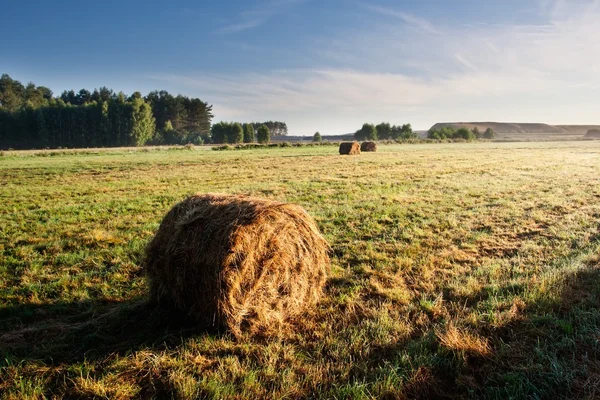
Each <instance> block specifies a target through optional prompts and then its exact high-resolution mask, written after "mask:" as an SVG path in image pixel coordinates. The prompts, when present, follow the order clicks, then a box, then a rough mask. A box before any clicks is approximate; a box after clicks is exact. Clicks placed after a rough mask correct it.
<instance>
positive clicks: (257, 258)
mask: <svg viewBox="0 0 600 400" xmlns="http://www.w3.org/2000/svg"><path fill="white" fill-rule="evenodd" d="M144 268H145V272H146V274H147V276H148V278H149V280H150V288H151V298H152V299H153V300H154V301H157V302H158V303H166V304H169V305H171V306H175V307H176V308H177V309H179V310H182V311H184V312H185V313H186V315H188V316H189V317H190V318H193V319H194V320H195V322H196V323H197V324H199V325H200V326H201V327H205V328H226V329H228V330H229V331H231V332H232V333H233V334H234V336H236V337H240V336H241V335H242V334H243V333H249V334H252V335H253V334H261V335H273V334H275V335H280V334H282V333H285V331H286V329H287V327H289V324H288V322H289V321H290V320H292V319H293V318H294V317H296V316H298V315H300V314H301V313H302V312H303V311H304V310H305V309H306V308H307V307H310V306H312V305H314V304H315V303H316V302H317V301H318V299H319V298H320V296H321V293H322V290H323V287H324V284H325V279H326V276H327V274H328V271H329V268H330V260H329V245H328V244H327V242H326V241H325V240H324V238H323V237H322V236H321V234H320V232H319V230H318V228H317V226H316V224H315V222H314V221H313V219H312V218H311V217H310V216H309V215H308V214H307V213H306V211H304V210H303V209H302V208H301V207H299V206H296V205H293V204H286V203H279V202H275V201H270V200H265V199H258V198H252V197H247V196H233V195H222V194H206V195H201V194H198V195H194V196H191V197H189V198H187V199H186V200H184V201H182V202H181V203H179V204H177V205H175V206H174V207H173V209H171V211H169V213H168V214H167V215H166V216H165V218H164V219H163V221H162V223H161V225H160V228H159V229H158V232H157V233H156V236H155V237H154V239H153V240H152V241H151V242H150V244H149V245H148V247H147V252H146V258H145V262H144Z"/></svg>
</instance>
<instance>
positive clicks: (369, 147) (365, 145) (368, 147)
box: [360, 142, 377, 152]
mask: <svg viewBox="0 0 600 400" xmlns="http://www.w3.org/2000/svg"><path fill="white" fill-rule="evenodd" d="M360 151H365V152H374V151H377V143H375V142H362V144H361V145H360Z"/></svg>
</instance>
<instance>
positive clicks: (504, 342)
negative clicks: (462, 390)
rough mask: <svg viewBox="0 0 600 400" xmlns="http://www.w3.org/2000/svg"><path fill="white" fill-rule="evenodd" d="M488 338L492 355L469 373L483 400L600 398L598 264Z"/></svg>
mask: <svg viewBox="0 0 600 400" xmlns="http://www.w3.org/2000/svg"><path fill="white" fill-rule="evenodd" d="M504 289H505V290H501V292H504V293H512V294H520V293H522V292H521V291H520V290H519V288H515V287H511V286H507V287H506V288H504ZM482 297H483V298H487V296H486V294H484V295H482ZM487 334H488V337H490V339H491V343H492V344H493V348H494V355H493V357H492V358H491V359H490V360H489V361H487V362H486V363H485V364H484V365H478V366H472V369H471V373H472V374H473V375H474V376H477V378H476V381H478V386H479V387H478V388H477V390H476V392H479V395H480V396H481V397H485V398H589V399H591V398H600V263H599V262H598V260H595V261H593V262H591V263H589V264H588V265H586V266H585V267H584V268H582V269H580V270H578V271H576V272H574V273H570V274H569V275H566V276H564V277H563V280H562V281H561V283H560V284H558V285H556V287H552V288H549V289H548V292H547V293H545V294H541V295H539V297H538V299H537V300H536V301H534V302H531V303H527V305H526V306H525V308H524V310H522V312H521V313H520V315H518V316H517V317H516V318H515V319H514V320H513V321H511V322H510V323H508V324H506V325H505V326H502V327H500V328H497V329H493V330H491V331H489V332H488V333H487Z"/></svg>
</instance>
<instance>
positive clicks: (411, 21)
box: [363, 3, 441, 34]
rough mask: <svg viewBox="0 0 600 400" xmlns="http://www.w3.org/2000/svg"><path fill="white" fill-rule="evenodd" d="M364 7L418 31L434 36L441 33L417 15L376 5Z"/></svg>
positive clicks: (365, 5) (364, 5)
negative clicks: (396, 19) (400, 21)
mask: <svg viewBox="0 0 600 400" xmlns="http://www.w3.org/2000/svg"><path fill="white" fill-rule="evenodd" d="M363 7H365V8H366V9H367V10H370V11H372V12H374V13H377V14H381V15H385V16H388V17H393V18H399V19H400V20H402V21H403V22H404V23H406V24H408V25H410V26H412V27H414V28H416V29H418V30H421V31H423V32H427V33H433V34H439V33H441V32H440V31H439V30H438V29H437V28H435V26H433V24H432V23H431V22H429V21H427V20H426V19H423V18H419V17H417V16H415V15H412V14H409V13H406V12H403V11H399V10H395V9H392V8H387V7H382V6H379V5H375V4H365V3H363Z"/></svg>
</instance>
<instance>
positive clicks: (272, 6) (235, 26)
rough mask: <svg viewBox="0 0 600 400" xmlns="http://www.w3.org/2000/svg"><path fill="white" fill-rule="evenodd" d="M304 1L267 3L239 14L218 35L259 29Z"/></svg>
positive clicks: (282, 0)
mask: <svg viewBox="0 0 600 400" xmlns="http://www.w3.org/2000/svg"><path fill="white" fill-rule="evenodd" d="M300 1H302V0H271V1H268V2H266V3H263V4H260V5H258V6H255V7H254V8H250V9H246V10H244V11H242V12H240V13H239V15H238V17H237V20H236V21H235V22H230V23H229V24H226V25H224V26H222V27H221V28H219V29H218V31H217V32H218V33H223V34H226V33H237V32H241V31H245V30H247V29H252V28H256V27H259V26H261V25H263V24H265V23H266V22H268V21H269V20H270V19H271V18H272V17H273V16H275V15H276V14H278V13H280V12H282V11H283V10H284V9H285V8H286V7H289V6H292V5H294V4H296V3H299V2H300Z"/></svg>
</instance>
